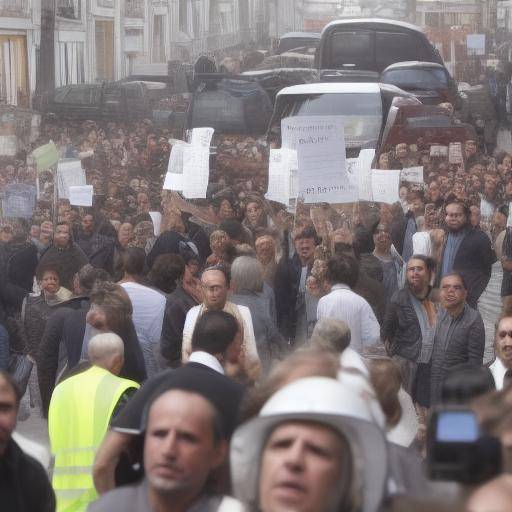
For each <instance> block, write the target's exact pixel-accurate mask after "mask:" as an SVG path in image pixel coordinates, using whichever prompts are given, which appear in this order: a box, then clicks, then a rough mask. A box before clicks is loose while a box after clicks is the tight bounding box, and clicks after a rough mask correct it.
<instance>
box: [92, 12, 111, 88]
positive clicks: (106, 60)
mask: <svg viewBox="0 0 512 512" xmlns="http://www.w3.org/2000/svg"><path fill="white" fill-rule="evenodd" d="M95 31H96V33H95V42H96V78H97V79H99V80H114V22H113V21H107V20H96V22H95Z"/></svg>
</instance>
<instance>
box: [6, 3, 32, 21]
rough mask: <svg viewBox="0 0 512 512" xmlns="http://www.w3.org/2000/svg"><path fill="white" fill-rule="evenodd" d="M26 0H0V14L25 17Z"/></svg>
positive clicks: (26, 10)
mask: <svg viewBox="0 0 512 512" xmlns="http://www.w3.org/2000/svg"><path fill="white" fill-rule="evenodd" d="M28 10H29V9H28V0H2V1H0V16H6V17H13V18H17V17H25V16H26V15H27V14H28Z"/></svg>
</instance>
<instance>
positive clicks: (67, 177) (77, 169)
mask: <svg viewBox="0 0 512 512" xmlns="http://www.w3.org/2000/svg"><path fill="white" fill-rule="evenodd" d="M57 177H58V180H57V181H58V192H59V197H60V198H61V199H69V187H74V186H81V185H86V184H87V182H86V178H85V171H84V170H83V169H82V163H81V162H80V160H77V159H74V158H69V159H64V160H59V163H58V167H57Z"/></svg>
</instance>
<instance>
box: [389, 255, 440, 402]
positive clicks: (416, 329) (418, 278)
mask: <svg viewBox="0 0 512 512" xmlns="http://www.w3.org/2000/svg"><path fill="white" fill-rule="evenodd" d="M433 272H434V262H433V261H432V260H431V259H430V258H427V257H425V256H423V255H417V254H415V255H413V256H412V257H411V258H410V259H409V261H408V263H407V272H406V285H405V286H404V288H403V289H401V290H398V291H397V292H395V294H394V295H393V296H392V297H391V301H390V302H389V304H388V309H387V311H386V317H385V319H384V323H383V324H382V328H381V332H380V335H381V339H382V341H383V342H384V345H385V346H386V350H387V352H388V354H389V355H390V356H391V357H392V358H393V360H394V361H395V362H396V363H397V364H398V366H399V368H400V372H401V377H402V384H403V386H404V389H405V390H406V391H407V392H408V393H409V394H410V395H411V397H412V399H413V401H414V402H415V403H417V404H419V405H420V406H423V407H428V404H429V402H430V382H429V380H430V372H429V367H428V363H429V361H430V357H431V351H432V347H433V339H434V331H435V325H436V309H435V305H434V303H433V302H432V300H431V299H430V297H429V295H430V282H431V280H432V274H433Z"/></svg>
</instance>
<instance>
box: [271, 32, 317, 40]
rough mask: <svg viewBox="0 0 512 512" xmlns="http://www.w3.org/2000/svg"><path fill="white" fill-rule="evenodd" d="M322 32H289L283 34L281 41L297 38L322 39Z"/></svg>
mask: <svg viewBox="0 0 512 512" xmlns="http://www.w3.org/2000/svg"><path fill="white" fill-rule="evenodd" d="M320 35H321V34H320V32H287V33H286V34H283V35H282V36H281V37H280V38H279V39H291V38H293V37H297V38H301V39H302V38H308V39H320Z"/></svg>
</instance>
